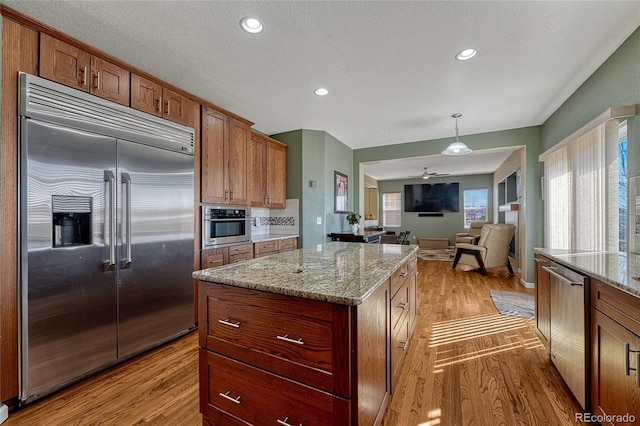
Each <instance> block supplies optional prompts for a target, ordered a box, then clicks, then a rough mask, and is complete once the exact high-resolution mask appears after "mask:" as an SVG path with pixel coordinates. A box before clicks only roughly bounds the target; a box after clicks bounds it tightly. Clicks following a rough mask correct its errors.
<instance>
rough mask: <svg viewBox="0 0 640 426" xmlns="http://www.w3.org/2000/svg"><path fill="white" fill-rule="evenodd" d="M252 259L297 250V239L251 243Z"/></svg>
mask: <svg viewBox="0 0 640 426" xmlns="http://www.w3.org/2000/svg"><path fill="white" fill-rule="evenodd" d="M253 246H254V247H253V253H254V257H256V258H258V257H263V256H269V255H272V254H276V253H284V252H285V251H292V250H295V249H297V248H298V239H297V238H286V239H282V240H269V241H259V242H257V243H253Z"/></svg>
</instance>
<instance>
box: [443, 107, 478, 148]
mask: <svg viewBox="0 0 640 426" xmlns="http://www.w3.org/2000/svg"><path fill="white" fill-rule="evenodd" d="M451 117H452V118H455V119H456V141H455V142H454V143H452V144H451V145H449V146H448V147H447V149H445V150H444V151H442V155H464V154H469V153H470V152H471V149H470V148H469V147H468V146H466V145H465V144H464V143H462V142H460V140H459V139H458V118H460V117H462V114H460V113H459V112H456V113H455V114H452V115H451Z"/></svg>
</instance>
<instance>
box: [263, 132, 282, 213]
mask: <svg viewBox="0 0 640 426" xmlns="http://www.w3.org/2000/svg"><path fill="white" fill-rule="evenodd" d="M286 203H287V146H286V145H283V144H281V143H277V142H273V141H269V144H268V147H267V205H268V207H271V208H276V209H283V208H285V206H286Z"/></svg>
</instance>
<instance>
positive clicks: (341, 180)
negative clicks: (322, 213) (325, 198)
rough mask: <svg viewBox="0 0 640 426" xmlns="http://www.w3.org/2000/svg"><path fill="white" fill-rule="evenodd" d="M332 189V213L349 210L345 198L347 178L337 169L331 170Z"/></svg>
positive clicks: (347, 185)
mask: <svg viewBox="0 0 640 426" xmlns="http://www.w3.org/2000/svg"><path fill="white" fill-rule="evenodd" d="M333 182H334V184H335V190H334V198H335V204H334V213H346V212H347V211H348V210H349V201H348V198H347V194H348V193H349V192H348V189H349V178H348V177H347V175H345V174H344V173H340V172H338V171H334V172H333Z"/></svg>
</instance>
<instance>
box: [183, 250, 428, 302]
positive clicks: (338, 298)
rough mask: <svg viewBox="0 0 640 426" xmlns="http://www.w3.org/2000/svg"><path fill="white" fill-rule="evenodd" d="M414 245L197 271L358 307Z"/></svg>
mask: <svg viewBox="0 0 640 426" xmlns="http://www.w3.org/2000/svg"><path fill="white" fill-rule="evenodd" d="M417 250H418V246H416V245H397V244H364V243H345V242H331V243H326V244H319V245H318V246H316V247H312V248H304V249H298V250H294V251H289V252H285V253H280V254H274V255H271V256H266V257H262V258H258V259H253V260H248V261H245V262H240V263H235V264H231V265H226V266H220V267H217V268H210V269H204V270H202V271H196V272H194V273H193V277H194V278H196V279H198V280H201V281H210V282H216V283H221V284H227V285H232V286H236V287H242V288H249V289H255V290H261V291H266V292H270V293H277V294H284V295H287V296H295V297H302V298H305V299H313V300H319V301H324V302H330V303H337V304H340V305H359V304H361V303H362V302H363V301H364V300H365V299H366V298H367V297H368V296H369V295H370V294H372V293H373V292H374V291H375V290H376V288H378V287H379V286H380V285H382V284H383V283H384V282H385V280H387V279H388V278H389V277H390V276H391V274H392V273H393V271H395V270H396V269H397V268H398V267H399V266H400V265H401V264H402V263H403V262H404V261H405V260H407V259H408V258H409V257H410V256H411V255H412V254H413V253H415V252H416V251H417Z"/></svg>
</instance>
